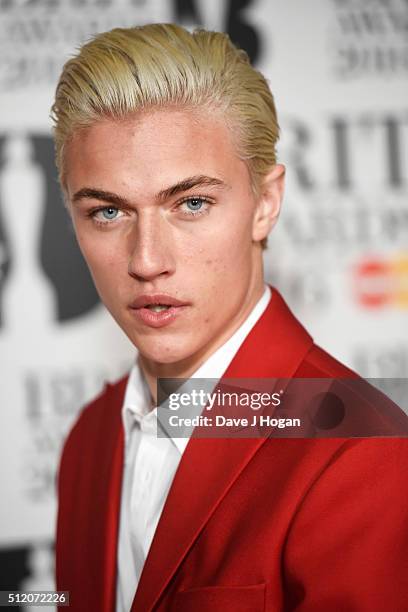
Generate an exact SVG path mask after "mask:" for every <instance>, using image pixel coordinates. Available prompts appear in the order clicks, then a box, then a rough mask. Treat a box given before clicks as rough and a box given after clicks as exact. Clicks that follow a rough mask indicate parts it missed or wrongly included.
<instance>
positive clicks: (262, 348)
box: [132, 289, 313, 612]
mask: <svg viewBox="0 0 408 612" xmlns="http://www.w3.org/2000/svg"><path fill="white" fill-rule="evenodd" d="M312 345H313V341H312V338H311V337H310V336H309V334H308V333H307V332H306V331H305V329H304V328H303V327H302V326H301V325H300V323H299V322H298V321H297V320H296V319H295V317H294V316H293V315H292V314H291V312H290V310H289V309H288V307H287V306H286V304H285V302H284V300H283V299H282V297H281V296H280V294H279V293H278V292H277V291H276V289H272V298H271V300H270V302H269V305H268V307H267V309H266V310H265V312H264V313H263V315H262V317H261V318H260V319H259V320H258V322H257V324H256V325H255V326H254V328H253V329H252V330H251V332H250V333H249V335H248V336H247V338H246V339H245V341H244V343H243V344H242V345H241V347H240V349H239V351H238V353H237V354H236V355H235V357H234V359H233V360H232V362H231V363H230V365H229V367H228V369H227V370H226V372H225V373H224V376H223V378H272V377H273V378H275V377H276V378H289V377H291V376H293V374H294V373H295V372H296V370H297V368H298V366H299V364H300V363H301V361H302V360H303V359H304V357H305V355H306V353H307V352H308V351H309V350H310V348H311V346H312ZM265 441H266V438H224V439H221V438H207V439H205V438H191V439H190V441H189V443H188V445H187V447H186V450H185V451H184V455H183V457H182V460H181V461H180V464H179V467H178V470H177V472H176V475H175V477H174V480H173V483H172V485H171V488H170V491H169V494H168V496H167V500H166V503H165V505H164V508H163V512H162V514H161V517H160V520H159V523H158V526H157V529H156V532H155V535H154V538H153V541H152V544H151V547H150V550H149V554H148V556H147V559H146V562H145V565H144V568H143V572H142V575H141V577H140V581H139V585H138V588H137V591H136V595H135V598H134V601H133V606H132V612H136V611H137V610H146V611H147V610H151V609H152V608H153V606H154V605H155V604H156V602H157V601H158V599H159V597H160V596H161V594H162V593H163V591H164V589H165V588H166V586H167V584H168V583H169V581H170V580H171V578H172V576H173V575H174V573H175V572H176V570H177V568H178V566H179V565H180V563H181V562H182V560H183V558H184V556H185V555H186V553H187V552H188V550H189V548H190V547H191V545H192V544H193V542H194V540H195V539H196V538H197V536H198V535H199V533H200V532H201V530H202V529H203V528H204V526H205V524H206V523H207V521H208V519H209V518H210V516H211V514H212V513H213V512H214V510H215V508H216V507H217V505H218V504H219V503H220V501H221V500H222V498H223V497H224V495H225V494H226V493H227V491H228V489H229V488H230V487H231V485H232V484H233V482H234V481H235V480H236V479H237V478H238V476H239V474H240V473H241V471H242V470H243V469H244V468H245V466H246V465H247V463H248V462H249V461H250V460H251V458H252V457H253V456H254V454H255V453H256V452H257V450H258V449H259V448H260V447H261V446H262V444H264V443H265ZM220 467H222V469H220Z"/></svg>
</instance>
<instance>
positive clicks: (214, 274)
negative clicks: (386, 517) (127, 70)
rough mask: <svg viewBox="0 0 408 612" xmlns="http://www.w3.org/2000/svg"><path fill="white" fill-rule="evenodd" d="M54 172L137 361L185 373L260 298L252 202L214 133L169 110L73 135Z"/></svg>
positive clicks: (214, 122) (241, 171)
mask: <svg viewBox="0 0 408 612" xmlns="http://www.w3.org/2000/svg"><path fill="white" fill-rule="evenodd" d="M65 170H66V190H67V195H68V201H69V208H70V210H71V214H72V219H73V224H74V227H75V231H76V235H77V239H78V243H79V246H80V248H81V251H82V253H83V255H84V257H85V259H86V261H87V263H88V266H89V268H90V271H91V274H92V276H93V279H94V282H95V285H96V288H97V290H98V292H99V295H100V297H101V299H102V301H103V302H104V304H105V305H106V307H107V308H108V310H109V311H110V312H111V314H112V316H113V317H114V318H115V320H116V321H117V323H118V324H119V325H120V327H121V328H122V329H123V331H124V332H125V333H126V334H127V336H128V337H129V339H130V340H131V341H132V342H133V344H134V345H135V346H136V347H137V348H138V349H139V351H140V353H141V354H142V355H143V356H144V357H145V358H147V359H149V360H152V361H154V362H159V363H166V364H170V363H175V362H181V361H182V360H187V361H188V360H191V362H192V363H194V362H195V361H196V360H198V361H199V360H200V358H201V359H204V358H206V356H208V355H209V354H211V353H212V352H213V351H214V350H215V349H216V348H218V346H220V345H221V344H223V342H224V341H225V340H226V339H227V338H228V337H229V336H230V335H231V334H232V333H233V331H235V329H236V328H237V327H238V326H239V324H240V323H241V322H242V321H243V320H244V319H245V317H246V316H247V314H248V312H249V310H250V309H251V308H252V306H253V305H254V303H255V302H256V300H257V299H259V297H260V295H261V294H262V288H263V281H262V264H261V257H260V249H259V244H257V243H255V242H254V240H253V225H254V214H255V210H256V206H257V202H256V199H255V197H254V195H253V192H252V190H251V184H250V177H249V172H248V169H247V166H246V164H245V163H244V162H243V161H241V160H240V159H239V158H238V156H237V154H236V151H235V149H234V146H233V143H232V140H231V136H230V133H229V131H228V129H227V127H226V126H225V124H223V122H222V121H221V120H220V119H218V118H214V117H211V116H210V115H209V114H208V113H207V114H204V112H203V111H200V112H198V111H196V112H195V113H194V112H192V111H186V110H176V109H173V110H170V109H169V110H156V111H152V112H149V113H144V114H139V115H137V116H136V117H132V118H129V119H127V120H126V121H123V122H119V121H115V120H103V121H100V122H98V123H96V124H94V125H93V126H91V127H90V128H87V129H86V130H79V131H77V132H76V134H75V135H74V137H73V139H72V140H71V141H70V143H69V144H68V146H67V149H66V162H65ZM157 296H159V297H157ZM160 296H161V297H160ZM139 298H140V300H141V302H136V303H135V300H137V299H139ZM149 300H150V301H149ZM166 300H167V302H168V303H171V301H172V300H178V301H179V303H180V304H182V306H180V305H177V304H176V305H173V306H172V307H171V308H170V309H165V310H163V309H161V308H160V306H157V302H160V303H162V304H164V305H165V304H166ZM145 302H147V303H154V302H156V306H155V307H154V309H152V307H151V306H147V304H145ZM143 305H144V307H141V306H143ZM155 311H157V312H155Z"/></svg>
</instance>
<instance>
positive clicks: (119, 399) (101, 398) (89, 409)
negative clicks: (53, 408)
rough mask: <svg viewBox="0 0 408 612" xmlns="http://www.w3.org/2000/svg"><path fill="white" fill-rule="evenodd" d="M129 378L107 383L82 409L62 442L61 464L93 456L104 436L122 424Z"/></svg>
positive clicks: (125, 377)
mask: <svg viewBox="0 0 408 612" xmlns="http://www.w3.org/2000/svg"><path fill="white" fill-rule="evenodd" d="M127 379H128V374H126V375H125V376H123V377H122V378H121V379H120V380H118V381H117V382H115V383H113V384H111V383H105V385H104V387H103V389H102V391H100V393H99V394H98V395H97V396H96V397H95V398H94V399H93V400H92V401H90V402H89V403H88V404H86V405H85V406H84V407H83V408H82V409H81V410H80V413H79V415H78V417H77V419H76V421H75V422H74V425H73V426H72V428H71V430H70V432H69V434H68V436H67V438H66V440H65V443H64V445H63V450H62V455H61V467H62V466H63V464H64V463H67V462H68V463H71V462H72V461H81V460H83V458H84V456H90V455H91V454H92V452H94V451H96V448H97V447H98V448H99V447H100V444H101V441H102V440H103V439H104V438H106V439H108V438H109V437H110V435H111V432H112V428H116V427H119V425H120V419H121V407H122V403H123V398H124V394H125V389H126V383H127Z"/></svg>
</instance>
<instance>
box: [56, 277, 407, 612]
mask: <svg viewBox="0 0 408 612" xmlns="http://www.w3.org/2000/svg"><path fill="white" fill-rule="evenodd" d="M294 376H296V377H300V378H302V377H310V378H332V377H343V378H353V377H356V374H355V373H354V372H352V371H351V370H349V369H347V368H346V367H344V366H343V365H341V364H340V363H339V362H337V361H336V360H335V359H333V358H332V357H330V356H329V355H328V354H327V353H325V352H324V351H323V350H322V349H321V348H319V347H318V346H316V345H315V344H314V343H313V341H312V339H311V337H310V336H309V334H308V333H307V332H306V331H305V329H304V328H303V327H302V326H301V325H300V323H299V322H298V321H297V320H296V319H295V317H294V316H293V315H292V313H291V312H290V310H289V309H288V307H287V306H286V304H285V302H284V301H283V299H282V297H281V296H280V295H279V293H278V292H277V291H276V290H275V289H274V290H273V294H272V299H271V301H270V303H269V306H268V307H267V309H266V311H265V312H264V314H263V315H262V317H261V318H260V319H259V321H258V323H257V324H256V325H255V327H254V328H253V329H252V331H251V332H250V334H249V335H248V337H247V338H246V340H245V341H244V343H243V344H242V346H241V348H240V349H239V351H238V353H237V354H236V356H235V357H234V359H233V360H232V362H231V364H230V366H229V367H228V370H227V371H226V373H225V374H224V377H230V378H239V377H241V378H249V377H253V378H263V377H264V378H271V377H288V378H289V377H294ZM126 382H127V378H124V379H122V380H121V381H119V382H118V383H116V384H114V385H109V384H108V385H106V387H105V389H104V391H103V393H102V394H101V395H100V396H99V397H98V398H97V399H95V400H94V401H93V402H92V403H91V404H90V405H89V406H88V407H87V408H86V409H85V410H84V411H83V412H82V414H81V415H80V418H79V420H78V421H77V423H76V425H75V426H74V428H73V430H72V431H71V433H70V435H69V437H68V439H67V441H66V444H65V447H64V451H63V455H62V459H61V466H60V472H59V484H58V487H59V512H58V528H57V587H58V589H59V590H67V591H70V601H71V604H70V610H72V611H75V612H76V611H82V610H83V611H84V612H85V611H87V612H112V611H113V610H114V609H115V588H116V563H117V559H116V550H117V536H118V518H119V505H120V492H121V477H122V467H123V464H122V462H123V431H122V425H121V407H122V401H123V397H124V392H125V387H126ZM407 458H408V440H407V439H404V438H403V437H390V438H366V439H364V438H351V439H347V438H340V437H336V438H328V439H313V438H308V439H307V438H303V439H300V438H299V439H283V438H276V439H271V438H242V439H237V438H233V439H228V438H224V439H221V438H217V439H202V438H201V439H200V438H192V439H190V441H189V443H188V445H187V448H186V450H185V452H184V455H183V457H182V460H181V462H180V465H179V467H178V470H177V472H176V475H175V477H174V480H173V483H172V486H171V489H170V491H169V494H168V497H167V500H166V503H165V506H164V509H163V512H162V515H161V518H160V521H159V523H158V526H157V530H156V533H155V535H154V538H153V541H152V545H151V548H150V551H149V554H148V557H147V559H146V563H145V565H144V568H143V572H142V575H141V578H140V582H139V585H138V588H137V592H136V595H135V599H134V602H133V606H132V612H147V611H148V610H157V611H158V612H170V611H174V612H187V611H192V612H204V611H209V612H225V611H227V612H228V611H229V610H231V612H258V611H261V610H265V611H268V612H278V611H289V610H297V611H299V612H332V611H335V612H341V611H344V612H357V611H358V612H384V610H389V611H392V612H406V611H407V610H408V594H407V591H408V523H407V518H408V493H407V490H408V487H407V476H406V469H407ZM61 609H62V608H61ZM64 609H65V608H64Z"/></svg>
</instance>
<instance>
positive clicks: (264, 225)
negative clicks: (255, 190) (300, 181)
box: [252, 164, 285, 242]
mask: <svg viewBox="0 0 408 612" xmlns="http://www.w3.org/2000/svg"><path fill="white" fill-rule="evenodd" d="M284 188H285V166H283V165H282V164H275V165H274V167H273V168H272V170H271V171H270V172H269V174H267V175H266V176H265V177H264V179H263V181H262V184H261V187H260V194H259V196H258V202H257V206H256V210H255V214H254V219H253V225H252V239H253V240H254V241H255V242H260V241H261V240H263V239H264V238H266V237H267V235H268V234H269V232H270V231H271V229H272V228H273V226H274V225H275V223H276V221H277V220H278V216H279V212H280V208H281V203H282V198H283V192H284Z"/></svg>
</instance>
